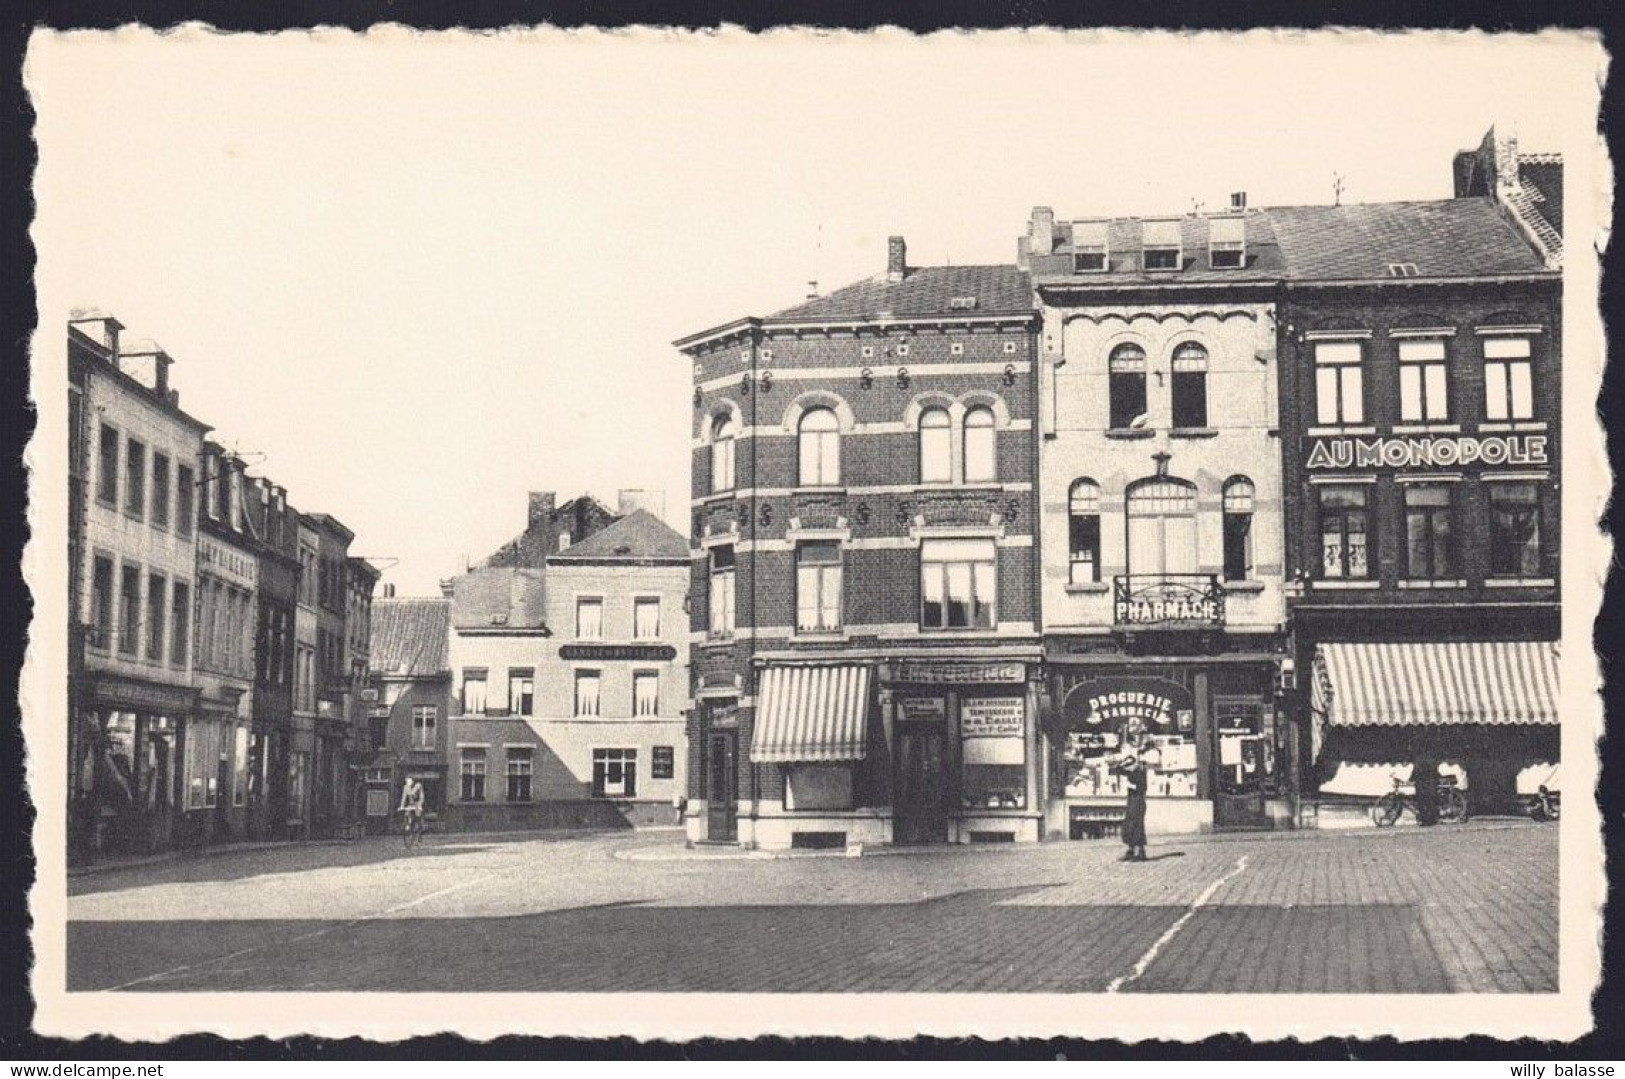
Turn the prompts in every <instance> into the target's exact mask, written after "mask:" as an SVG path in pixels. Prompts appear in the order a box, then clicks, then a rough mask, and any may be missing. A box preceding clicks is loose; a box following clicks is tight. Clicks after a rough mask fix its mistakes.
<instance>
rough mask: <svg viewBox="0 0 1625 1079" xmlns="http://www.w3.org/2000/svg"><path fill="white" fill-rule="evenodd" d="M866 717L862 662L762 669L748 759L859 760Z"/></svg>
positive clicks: (866, 674) (866, 676) (865, 680)
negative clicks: (753, 731) (857, 663)
mask: <svg viewBox="0 0 1625 1079" xmlns="http://www.w3.org/2000/svg"><path fill="white" fill-rule="evenodd" d="M868 719H869V668H868V667H863V666H855V665H851V664H840V665H833V664H826V665H819V666H803V667H769V668H767V669H766V670H765V671H763V672H762V684H761V693H760V694H759V696H758V698H757V707H756V731H755V734H754V736H753V737H752V739H751V747H750V759H751V760H753V761H756V762H758V763H766V762H774V761H777V762H791V761H854V760H860V759H862V757H863V755H864V752H865V749H866V745H867V741H868Z"/></svg>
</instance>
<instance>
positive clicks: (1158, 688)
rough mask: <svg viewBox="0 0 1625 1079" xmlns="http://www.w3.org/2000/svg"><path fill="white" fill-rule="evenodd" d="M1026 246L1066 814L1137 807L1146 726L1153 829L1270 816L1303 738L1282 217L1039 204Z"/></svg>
mask: <svg viewBox="0 0 1625 1079" xmlns="http://www.w3.org/2000/svg"><path fill="white" fill-rule="evenodd" d="M1237 201H1238V204H1244V202H1245V198H1244V196H1243V197H1238V200H1237ZM1018 260H1019V262H1020V264H1021V265H1022V266H1023V267H1024V268H1027V269H1029V270H1030V271H1031V274H1032V280H1033V287H1034V289H1035V292H1036V294H1037V297H1038V301H1039V308H1040V311H1041V314H1042V319H1043V330H1042V342H1041V345H1040V350H1039V363H1038V367H1039V376H1038V387H1039V412H1040V418H1041V438H1042V441H1041V445H1042V466H1041V474H1040V481H1039V489H1040V491H1041V492H1042V494H1043V504H1042V507H1041V520H1042V525H1041V528H1042V544H1041V547H1042V551H1043V560H1042V576H1041V586H1042V597H1043V612H1044V616H1043V622H1044V625H1043V629H1044V641H1045V658H1046V667H1047V671H1048V681H1047V685H1046V691H1045V693H1044V695H1043V701H1044V712H1043V717H1042V719H1043V723H1042V735H1043V736H1042V738H1041V740H1040V745H1041V746H1042V748H1043V754H1044V769H1043V776H1042V779H1043V784H1044V786H1045V787H1046V789H1047V791H1048V798H1047V799H1046V814H1045V826H1046V829H1047V831H1048V834H1050V835H1052V836H1056V837H1061V836H1066V837H1070V838H1073V839H1084V838H1093V837H1097V836H1100V835H1102V834H1108V833H1111V832H1113V831H1115V830H1116V829H1117V827H1118V826H1119V825H1120V823H1121V821H1122V817H1123V813H1124V808H1125V801H1126V795H1127V791H1126V790H1125V789H1124V788H1123V787H1122V781H1121V779H1120V778H1119V777H1118V776H1116V775H1115V774H1114V773H1113V772H1112V770H1111V762H1112V761H1113V760H1115V759H1116V758H1117V757H1119V756H1120V755H1121V753H1122V751H1123V746H1124V743H1125V739H1126V737H1127V736H1128V735H1129V734H1130V733H1131V732H1132V731H1133V730H1135V729H1136V728H1138V729H1140V730H1143V731H1144V732H1145V734H1146V735H1148V736H1149V737H1150V739H1151V741H1152V743H1153V744H1154V745H1155V747H1156V752H1155V754H1153V756H1152V760H1153V762H1154V763H1153V767H1152V770H1151V776H1150V789H1149V792H1148V794H1149V806H1148V814H1147V827H1148V829H1149V830H1150V831H1152V832H1153V833H1158V832H1162V833H1168V832H1189V831H1200V830H1207V829H1210V828H1227V827H1268V826H1271V825H1272V824H1273V823H1275V822H1276V821H1278V820H1284V819H1286V818H1288V817H1289V816H1290V810H1289V807H1288V801H1289V799H1288V790H1287V785H1288V783H1289V782H1290V777H1291V774H1292V770H1291V768H1290V767H1289V766H1288V762H1289V759H1290V757H1291V752H1292V747H1291V737H1290V732H1289V724H1288V723H1287V721H1286V715H1285V713H1284V709H1282V707H1281V701H1280V698H1279V693H1278V687H1279V682H1280V670H1281V660H1282V658H1283V656H1284V654H1285V652H1284V648H1285V634H1284V630H1285V625H1284V623H1285V618H1284V599H1283V589H1282V585H1283V573H1282V568H1283V552H1282V544H1281V535H1282V514H1281V446H1280V439H1279V437H1278V432H1277V430H1276V416H1277V402H1276V373H1275V366H1276V354H1275V352H1276V350H1275V335H1276V326H1275V321H1276V316H1275V282H1276V280H1277V279H1278V278H1279V275H1280V272H1281V255H1280V251H1279V249H1278V247H1277V245H1276V242H1275V237H1274V235H1273V232H1272V231H1271V228H1270V224H1269V221H1268V219H1267V218H1265V217H1264V215H1262V214H1260V213H1258V212H1248V211H1246V210H1245V209H1244V208H1242V205H1238V207H1237V209H1236V210H1235V211H1234V212H1231V213H1226V214H1215V215H1208V216H1198V215H1188V216H1185V217H1178V218H1168V219H1144V220H1141V219H1111V220H1106V219H1092V220H1079V221H1059V222H1058V221H1056V219H1055V215H1054V213H1053V212H1052V211H1051V210H1050V209H1049V208H1047V207H1039V208H1038V209H1036V210H1034V212H1033V215H1032V218H1031V220H1030V222H1029V225H1028V231H1027V235H1026V236H1025V237H1023V238H1022V239H1021V240H1020V241H1019V243H1018Z"/></svg>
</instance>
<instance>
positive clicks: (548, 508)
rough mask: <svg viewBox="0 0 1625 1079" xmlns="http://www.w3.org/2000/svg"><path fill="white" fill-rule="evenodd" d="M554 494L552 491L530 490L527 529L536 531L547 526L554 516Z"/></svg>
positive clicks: (526, 518)
mask: <svg viewBox="0 0 1625 1079" xmlns="http://www.w3.org/2000/svg"><path fill="white" fill-rule="evenodd" d="M553 501H554V494H553V492H552V491H532V492H530V508H529V513H528V514H527V515H526V517H525V531H526V532H535V531H536V530H538V529H540V528H544V527H546V525H547V523H548V521H550V520H552V518H553Z"/></svg>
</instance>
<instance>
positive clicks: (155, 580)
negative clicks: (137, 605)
mask: <svg viewBox="0 0 1625 1079" xmlns="http://www.w3.org/2000/svg"><path fill="white" fill-rule="evenodd" d="M167 584H168V582H167V581H166V580H165V579H164V577H163V575H162V574H159V573H152V574H148V576H147V658H148V659H150V660H152V661H153V662H154V663H162V662H163V661H164V619H165V618H167V617H168V616H169V604H168V602H167V600H168V599H169V597H168V596H167V595H166V594H165V593H166V592H167V591H168V589H167V587H166V585H167Z"/></svg>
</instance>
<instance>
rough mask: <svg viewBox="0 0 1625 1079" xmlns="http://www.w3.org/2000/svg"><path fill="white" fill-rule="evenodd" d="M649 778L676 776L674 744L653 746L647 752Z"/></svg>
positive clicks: (673, 777)
mask: <svg viewBox="0 0 1625 1079" xmlns="http://www.w3.org/2000/svg"><path fill="white" fill-rule="evenodd" d="M649 778H650V779H675V778H677V749H676V747H674V746H655V747H654V748H653V749H652V750H651V751H650V753H649Z"/></svg>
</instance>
